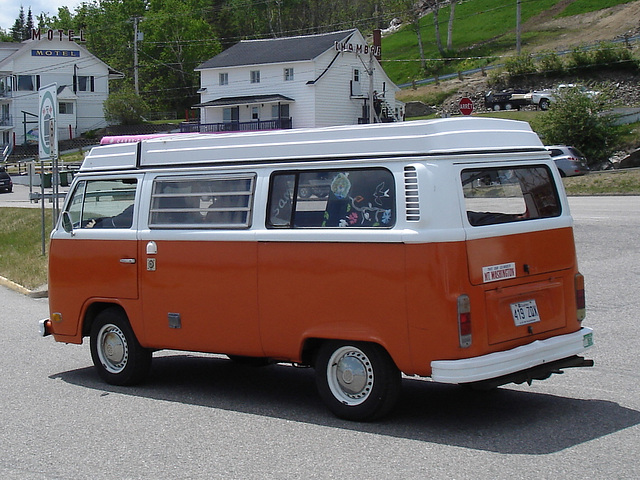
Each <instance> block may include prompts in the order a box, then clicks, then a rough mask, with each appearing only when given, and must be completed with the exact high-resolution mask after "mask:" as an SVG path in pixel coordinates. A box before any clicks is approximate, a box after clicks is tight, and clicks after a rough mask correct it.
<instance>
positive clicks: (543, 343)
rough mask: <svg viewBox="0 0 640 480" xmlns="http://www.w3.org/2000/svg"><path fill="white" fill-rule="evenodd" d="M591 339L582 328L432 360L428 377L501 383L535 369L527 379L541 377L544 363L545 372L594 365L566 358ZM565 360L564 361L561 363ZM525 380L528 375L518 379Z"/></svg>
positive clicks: (450, 381) (441, 379)
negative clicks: (465, 355)
mask: <svg viewBox="0 0 640 480" xmlns="http://www.w3.org/2000/svg"><path fill="white" fill-rule="evenodd" d="M592 338H593V330H592V329H590V328H587V327H583V328H582V329H580V330H578V331H577V332H574V333H569V334H566V335H559V336H557V337H552V338H548V339H546V340H536V341H535V342H532V343H529V344H527V345H522V346H520V347H516V348H513V349H511V350H507V351H504V352H495V353H490V354H488V355H482V356H480V357H473V358H464V359H461V360H436V361H433V362H431V370H432V373H431V378H432V379H433V380H434V381H436V382H441V383H475V382H483V381H486V380H492V379H496V380H497V379H503V380H504V381H500V382H498V384H499V385H500V384H504V383H510V382H513V381H516V383H518V382H517V380H514V379H518V378H522V377H523V375H524V373H525V371H527V370H535V371H536V372H538V373H537V374H536V375H537V376H533V377H530V379H531V378H533V379H535V378H543V377H544V374H545V373H544V371H543V370H544V368H542V367H544V366H545V365H548V366H549V369H548V374H551V373H554V372H555V371H557V370H558V369H559V368H567V367H575V366H590V365H593V362H591V361H587V360H583V361H582V364H576V363H577V362H576V361H575V359H572V361H569V359H570V357H575V356H576V355H578V354H579V353H582V352H584V351H585V350H586V349H587V348H589V347H590V346H591V345H592V344H593V341H592ZM564 359H566V360H567V362H562V360H564ZM578 363H579V362H578ZM518 373H522V374H521V375H518ZM547 376H548V375H547ZM525 380H527V378H524V380H521V381H525Z"/></svg>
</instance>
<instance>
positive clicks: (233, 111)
mask: <svg viewBox="0 0 640 480" xmlns="http://www.w3.org/2000/svg"><path fill="white" fill-rule="evenodd" d="M239 119H240V107H226V108H224V109H223V110H222V121H223V122H224V123H232V122H237V121H238V120H239Z"/></svg>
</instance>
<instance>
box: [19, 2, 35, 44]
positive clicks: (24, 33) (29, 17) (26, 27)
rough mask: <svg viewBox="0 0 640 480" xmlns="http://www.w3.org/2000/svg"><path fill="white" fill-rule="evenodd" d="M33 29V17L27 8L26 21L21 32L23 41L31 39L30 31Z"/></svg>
mask: <svg viewBox="0 0 640 480" xmlns="http://www.w3.org/2000/svg"><path fill="white" fill-rule="evenodd" d="M33 28H34V24H33V15H32V14H31V7H29V10H28V11H27V21H26V23H25V25H24V29H23V31H22V39H23V40H29V39H30V38H31V31H32V30H33Z"/></svg>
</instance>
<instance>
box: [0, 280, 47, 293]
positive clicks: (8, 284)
mask: <svg viewBox="0 0 640 480" xmlns="http://www.w3.org/2000/svg"><path fill="white" fill-rule="evenodd" d="M0 285H1V286H3V287H7V288H9V289H11V290H13V291H14V292H18V293H21V294H22V295H26V296H28V297H31V298H47V297H48V296H49V289H48V288H46V286H45V287H44V289H36V290H29V289H28V288H25V287H23V286H22V285H19V284H17V283H16V282H13V281H11V280H9V279H8V278H4V277H2V276H0Z"/></svg>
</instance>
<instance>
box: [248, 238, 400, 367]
mask: <svg viewBox="0 0 640 480" xmlns="http://www.w3.org/2000/svg"><path fill="white" fill-rule="evenodd" d="M259 248H260V250H259V265H260V266H259V302H260V328H261V334H262V340H263V344H264V350H265V354H267V355H268V356H273V357H276V358H293V359H295V360H299V355H300V353H301V352H300V349H301V345H302V344H301V342H302V341H303V340H304V339H307V338H337V339H345V340H365V341H372V342H376V343H379V344H381V345H383V346H384V347H385V348H386V349H387V350H388V351H390V352H394V354H396V355H394V358H395V360H396V362H397V363H398V365H402V366H403V367H408V366H409V365H410V352H409V350H408V348H407V347H408V330H407V320H406V303H405V302H406V295H405V247H404V245H403V244H398V243H390V244H377V243H319V242H318V243H309V242H306V243H279V242H272V243H261V244H260V247H259Z"/></svg>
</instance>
